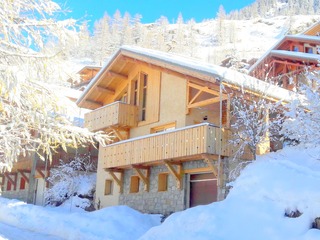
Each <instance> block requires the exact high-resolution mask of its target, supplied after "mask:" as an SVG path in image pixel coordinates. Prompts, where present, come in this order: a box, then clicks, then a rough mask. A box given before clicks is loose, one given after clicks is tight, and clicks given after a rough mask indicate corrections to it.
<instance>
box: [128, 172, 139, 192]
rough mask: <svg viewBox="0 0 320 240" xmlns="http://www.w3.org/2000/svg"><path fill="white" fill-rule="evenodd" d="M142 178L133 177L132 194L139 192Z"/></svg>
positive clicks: (131, 183)
mask: <svg viewBox="0 0 320 240" xmlns="http://www.w3.org/2000/svg"><path fill="white" fill-rule="evenodd" d="M139 185H140V178H139V177H138V176H131V180H130V193H137V192H139Z"/></svg>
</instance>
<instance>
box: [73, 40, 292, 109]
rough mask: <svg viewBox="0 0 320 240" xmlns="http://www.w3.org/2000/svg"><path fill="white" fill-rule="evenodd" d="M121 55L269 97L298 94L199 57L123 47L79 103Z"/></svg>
mask: <svg viewBox="0 0 320 240" xmlns="http://www.w3.org/2000/svg"><path fill="white" fill-rule="evenodd" d="M120 54H122V55H130V56H134V57H135V58H138V59H143V60H144V61H150V62H152V63H153V64H161V65H162V66H165V67H166V68H168V69H171V70H174V71H182V70H183V69H186V70H189V72H190V71H191V72H197V73H200V74H202V75H204V76H206V77H205V79H203V80H204V81H211V82H215V81H218V82H219V81H221V82H222V83H223V84H224V85H231V86H235V87H239V88H244V89H247V90H249V91H251V92H255V93H264V94H265V95H266V96H268V97H271V98H274V99H282V100H284V101H290V100H291V98H292V95H293V94H294V95H295V93H293V92H291V91H289V90H286V89H283V88H280V87H278V86H274V85H270V84H269V83H267V82H264V81H261V80H258V79H256V78H254V77H251V76H249V75H247V74H244V73H240V72H237V71H235V70H232V69H229V68H224V67H221V66H217V65H213V64H209V63H204V62H201V61H199V60H198V59H194V58H188V57H182V56H179V55H173V54H170V53H165V52H160V51H157V50H151V49H145V48H140V47H133V46H123V47H121V48H120V49H119V50H118V51H117V52H116V53H115V54H114V55H113V57H111V59H110V60H109V62H107V63H106V65H105V66H103V67H102V69H101V70H100V72H99V73H98V74H97V75H96V76H95V77H94V79H93V80H92V81H91V82H90V84H89V85H88V87H87V88H86V89H85V91H84V92H83V93H82V95H81V96H80V97H79V99H78V100H77V104H79V103H80V102H81V101H82V100H83V99H84V98H85V97H86V95H87V94H88V92H89V91H90V89H91V88H92V87H93V86H94V85H95V84H96V83H97V81H98V80H99V78H100V77H101V76H102V75H103V74H104V71H105V70H106V69H107V68H108V67H109V66H110V65H111V64H112V63H113V61H114V60H115V59H116V57H117V56H118V55H120ZM181 69H182V70H181ZM208 79H209V80H208Z"/></svg>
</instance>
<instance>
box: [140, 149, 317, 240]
mask: <svg viewBox="0 0 320 240" xmlns="http://www.w3.org/2000/svg"><path fill="white" fill-rule="evenodd" d="M319 157H320V148H306V147H287V148H285V149H283V150H282V151H279V152H277V153H271V154H268V155H265V156H260V157H259V158H258V160H257V161H256V162H254V163H252V164H251V165H249V166H247V167H246V169H245V170H244V171H243V172H242V174H241V175H240V177H239V178H238V179H237V180H236V181H235V182H234V183H233V184H232V185H233V189H232V190H231V192H230V194H229V196H228V197H227V199H226V200H224V201H221V202H217V203H213V204H209V205H206V206H198V207H194V208H190V209H188V210H186V211H182V212H178V213H175V214H172V215H171V216H170V217H168V218H167V219H166V221H165V222H164V223H163V224H162V225H160V226H157V227H154V228H152V229H150V230H149V231H148V232H147V233H146V234H145V235H144V236H142V237H141V238H140V239H148V240H151V239H161V240H163V239H184V240H185V239H197V240H201V239H223V240H233V239H246V240H251V239H252V240H256V239H259V240H286V239H287V240H297V239H299V240H301V239H303V240H307V239H308V240H313V239H320V230H317V229H311V226H312V222H313V221H314V219H315V218H316V217H320V161H319V160H318V159H320V158H319ZM296 210H299V211H300V212H301V213H302V215H301V216H299V217H297V218H289V217H286V216H285V213H286V212H287V213H288V212H291V211H296Z"/></svg>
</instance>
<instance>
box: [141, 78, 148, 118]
mask: <svg viewBox="0 0 320 240" xmlns="http://www.w3.org/2000/svg"><path fill="white" fill-rule="evenodd" d="M141 78H142V80H141V84H142V86H141V88H142V96H141V97H140V100H141V103H140V105H141V114H140V118H141V121H145V120H146V107H147V85H148V75H146V74H144V73H142V74H141Z"/></svg>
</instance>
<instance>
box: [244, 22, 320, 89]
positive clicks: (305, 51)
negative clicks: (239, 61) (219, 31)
mask: <svg viewBox="0 0 320 240" xmlns="http://www.w3.org/2000/svg"><path fill="white" fill-rule="evenodd" d="M319 61H320V22H317V23H315V24H314V25H312V26H311V27H310V28H308V29H307V30H306V31H304V32H303V33H301V34H296V35H287V36H284V37H283V38H282V39H280V40H279V41H278V42H277V43H276V44H275V45H274V46H273V47H272V48H271V49H270V50H269V51H268V52H266V53H265V54H264V55H263V56H262V57H261V58H260V59H259V60H258V61H257V62H256V63H255V64H254V65H252V66H251V67H250V69H249V75H251V76H254V77H256V78H258V79H261V80H264V81H268V82H271V83H273V84H276V85H278V86H281V87H283V88H285V89H289V90H296V89H297V88H298V87H299V83H301V82H303V81H304V76H303V75H301V74H300V73H302V72H304V71H305V70H308V71H313V70H319V69H320V67H319Z"/></svg>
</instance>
